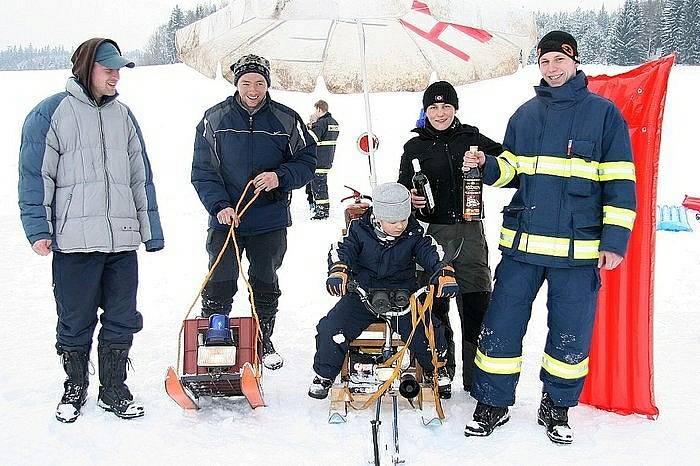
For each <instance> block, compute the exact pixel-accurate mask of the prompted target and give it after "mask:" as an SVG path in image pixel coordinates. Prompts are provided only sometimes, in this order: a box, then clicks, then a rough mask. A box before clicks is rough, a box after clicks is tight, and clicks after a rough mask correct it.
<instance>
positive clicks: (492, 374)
mask: <svg viewBox="0 0 700 466" xmlns="http://www.w3.org/2000/svg"><path fill="white" fill-rule="evenodd" d="M537 56H538V63H539V67H540V72H541V74H542V78H543V79H542V82H541V83H540V85H539V86H537V87H535V92H536V94H537V95H536V97H534V98H533V99H531V100H530V101H528V102H526V103H525V104H524V105H522V106H521V107H520V108H519V109H518V110H517V111H516V112H515V114H514V115H513V116H512V117H511V119H510V121H509V122H508V127H507V130H506V135H505V138H504V140H503V147H504V148H505V151H504V152H503V153H502V154H501V155H499V156H498V157H492V156H490V155H484V154H483V152H474V153H471V152H468V153H467V154H465V157H464V169H469V168H472V167H476V166H479V167H483V176H484V181H485V182H486V183H488V184H491V185H493V186H497V187H513V188H517V191H516V192H515V195H514V196H513V199H512V200H511V202H510V204H509V205H508V206H506V207H505V208H504V209H503V228H502V229H501V237H500V242H499V248H500V249H501V251H502V254H503V257H502V260H501V263H500V264H499V265H498V268H497V269H496V273H495V280H496V283H495V287H494V291H493V295H492V298H491V304H490V306H489V309H488V311H487V313H486V316H485V318H484V323H483V327H482V331H481V337H480V340H479V345H478V351H477V356H476V359H475V362H476V366H477V369H476V370H475V374H474V383H473V385H472V391H471V393H472V395H473V396H474V398H476V399H477V401H478V403H477V406H476V410H475V412H474V418H473V420H472V421H470V422H469V423H468V424H467V426H466V428H465V431H464V433H465V435H467V436H486V435H489V434H491V432H492V431H493V429H494V428H496V427H498V426H500V425H502V424H504V423H505V422H507V421H508V418H509V417H508V407H509V406H512V405H513V404H514V403H515V387H516V384H517V382H518V377H519V375H520V367H521V364H522V339H523V336H524V335H525V330H526V328H527V323H528V320H529V319H530V314H531V311H532V302H533V300H534V299H535V296H536V295H537V292H538V291H539V289H540V287H541V286H542V283H543V282H544V280H547V285H548V292H547V308H548V310H549V314H548V318H547V324H548V327H549V333H548V335H547V343H546V345H545V350H544V355H543V358H542V369H541V371H540V379H541V380H542V382H543V393H542V402H541V404H540V407H539V411H538V422H539V424H540V425H543V426H545V429H546V432H547V436H548V437H549V439H550V440H552V441H553V442H555V443H562V444H568V443H571V442H572V441H573V432H572V430H571V428H570V427H569V425H568V408H569V407H571V406H575V405H576V404H578V399H579V396H580V394H581V390H582V388H583V382H584V379H585V377H586V374H588V353H589V349H590V342H591V334H592V332H593V322H594V318H595V309H596V300H597V295H598V290H599V288H600V274H599V269H600V268H604V269H606V270H612V269H614V268H615V267H617V266H618V265H619V264H620V262H622V259H623V257H624V255H625V251H626V249H627V244H628V241H629V237H630V234H631V231H632V226H633V224H634V219H635V208H636V199H635V170H634V164H633V162H632V152H631V147H630V139H629V132H628V129H627V124H626V123H625V121H624V120H623V118H622V115H621V114H620V112H619V110H618V109H617V108H616V107H615V105H613V104H612V102H610V101H608V100H606V99H604V98H602V97H600V96H597V95H595V94H593V93H591V92H589V90H588V88H587V78H586V75H585V74H584V73H583V72H581V71H578V70H577V64H578V52H577V44H576V40H575V39H574V38H573V37H572V36H571V35H570V34H567V33H565V32H562V31H553V32H550V33H548V34H547V35H545V36H544V37H543V38H542V40H541V41H540V43H539V44H538V48H537Z"/></svg>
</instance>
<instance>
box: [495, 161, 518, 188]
mask: <svg viewBox="0 0 700 466" xmlns="http://www.w3.org/2000/svg"><path fill="white" fill-rule="evenodd" d="M496 162H498V168H499V170H500V172H501V176H499V177H498V179H497V180H496V182H495V183H494V184H493V185H492V186H494V187H495V188H500V187H501V186H505V185H507V184H508V183H510V182H511V181H512V180H513V178H515V168H513V167H512V166H511V165H510V163H508V161H507V160H505V159H502V158H501V157H496Z"/></svg>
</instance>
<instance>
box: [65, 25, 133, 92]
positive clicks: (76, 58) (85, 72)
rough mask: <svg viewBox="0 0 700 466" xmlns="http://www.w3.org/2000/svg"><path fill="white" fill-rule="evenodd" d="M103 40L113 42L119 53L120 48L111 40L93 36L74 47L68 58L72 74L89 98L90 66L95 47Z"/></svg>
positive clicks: (95, 51) (95, 50) (93, 58)
mask: <svg viewBox="0 0 700 466" xmlns="http://www.w3.org/2000/svg"><path fill="white" fill-rule="evenodd" d="M104 42H110V43H112V44H114V46H115V47H116V48H117V50H119V53H121V49H120V48H119V46H118V45H117V43H116V42H114V41H113V40H111V39H105V38H103V37H95V38H93V39H88V40H86V41H85V42H83V43H82V44H80V45H79V46H78V48H77V49H75V52H73V56H72V57H71V59H70V61H71V63H73V69H72V72H73V76H74V77H75V79H76V80H77V81H78V83H79V84H80V85H81V86H82V87H83V89H84V90H85V93H86V94H87V95H88V96H90V98H91V99H94V97H93V95H92V92H90V78H91V75H92V67H93V65H94V64H95V53H97V48H98V47H99V46H100V45H101V44H102V43H104Z"/></svg>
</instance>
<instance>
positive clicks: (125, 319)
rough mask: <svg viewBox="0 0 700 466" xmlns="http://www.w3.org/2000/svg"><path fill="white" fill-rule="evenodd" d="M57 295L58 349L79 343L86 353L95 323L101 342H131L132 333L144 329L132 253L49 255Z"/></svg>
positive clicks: (134, 254)
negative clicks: (98, 315) (100, 311)
mask: <svg viewBox="0 0 700 466" xmlns="http://www.w3.org/2000/svg"><path fill="white" fill-rule="evenodd" d="M52 272H53V286H54V289H53V291H54V297H55V298H56V312H57V313H58V324H57V325H56V348H57V350H58V351H59V353H60V352H61V348H62V347H80V348H83V349H84V350H85V351H86V352H88V353H89V351H90V347H91V345H92V336H93V333H94V332H95V327H96V326H97V309H98V308H101V309H102V310H103V312H102V315H101V316H100V323H101V324H102V327H101V328H100V332H99V334H98V335H97V339H98V341H99V342H100V343H118V344H125V345H131V343H132V341H133V335H134V333H136V332H138V331H139V330H141V328H143V317H142V316H141V313H139V311H137V310H136V290H137V288H138V262H137V258H136V251H127V252H118V253H102V252H89V253H62V252H54V253H53V262H52Z"/></svg>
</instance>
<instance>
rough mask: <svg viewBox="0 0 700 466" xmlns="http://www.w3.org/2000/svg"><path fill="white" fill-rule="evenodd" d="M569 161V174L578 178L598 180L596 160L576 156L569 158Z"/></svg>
mask: <svg viewBox="0 0 700 466" xmlns="http://www.w3.org/2000/svg"><path fill="white" fill-rule="evenodd" d="M570 161H571V168H570V173H571V176H575V177H578V178H585V179H587V180H593V181H599V177H598V167H599V165H600V164H599V163H598V162H595V161H591V162H586V161H585V160H583V159H578V158H573V159H570Z"/></svg>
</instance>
